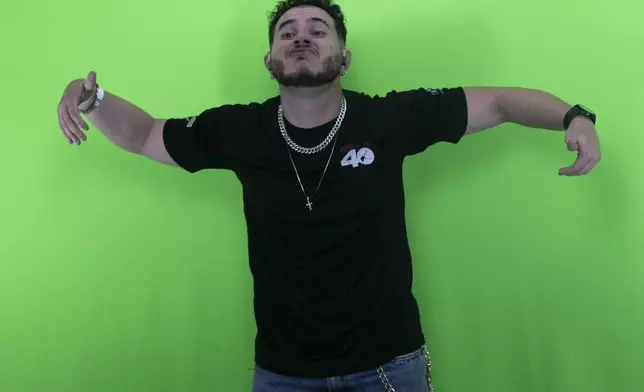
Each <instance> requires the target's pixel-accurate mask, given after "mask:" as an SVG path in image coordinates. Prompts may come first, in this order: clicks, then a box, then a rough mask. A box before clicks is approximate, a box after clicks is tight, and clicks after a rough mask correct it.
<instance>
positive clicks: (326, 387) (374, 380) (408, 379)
mask: <svg viewBox="0 0 644 392" xmlns="http://www.w3.org/2000/svg"><path fill="white" fill-rule="evenodd" d="M430 372H431V360H430V358H429V354H428V352H427V349H426V347H425V346H422V347H421V348H420V349H418V350H416V351H413V352H411V353H408V354H404V355H400V356H398V357H396V358H394V359H392V360H391V361H389V362H387V363H385V364H383V365H382V366H379V367H378V368H376V369H371V370H367V371H363V372H359V373H354V374H349V375H346V376H339V377H328V378H321V379H316V378H298V377H288V376H283V375H280V374H275V373H272V372H269V371H268V370H265V369H262V368H261V367H259V366H256V367H255V373H254V375H253V389H252V392H430V391H431V379H430V377H429V375H430Z"/></svg>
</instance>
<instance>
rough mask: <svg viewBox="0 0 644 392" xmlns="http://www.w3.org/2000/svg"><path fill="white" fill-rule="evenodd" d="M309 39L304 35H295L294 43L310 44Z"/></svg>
mask: <svg viewBox="0 0 644 392" xmlns="http://www.w3.org/2000/svg"><path fill="white" fill-rule="evenodd" d="M310 44H311V40H310V39H308V38H305V37H299V36H298V37H297V38H295V45H310Z"/></svg>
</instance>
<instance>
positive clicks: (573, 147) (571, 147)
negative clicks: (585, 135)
mask: <svg viewBox="0 0 644 392" xmlns="http://www.w3.org/2000/svg"><path fill="white" fill-rule="evenodd" d="M566 145H567V146H568V151H577V150H579V143H578V142H577V138H573V137H567V138H566Z"/></svg>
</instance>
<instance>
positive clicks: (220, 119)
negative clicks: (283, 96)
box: [200, 97, 279, 126]
mask: <svg viewBox="0 0 644 392" xmlns="http://www.w3.org/2000/svg"><path fill="white" fill-rule="evenodd" d="M278 105H279V97H270V98H268V99H266V100H264V101H252V102H249V103H228V104H223V105H218V106H213V107H209V108H207V109H205V110H204V111H203V112H202V113H201V115H200V117H202V119H203V121H204V122H206V123H209V124H211V125H214V124H217V125H227V123H234V124H236V125H237V126H240V125H247V126H253V125H257V126H260V125H261V124H262V123H263V122H264V121H266V117H267V116H268V115H269V113H273V112H275V113H276V112H277V107H278Z"/></svg>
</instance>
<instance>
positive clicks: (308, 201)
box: [306, 197, 313, 211]
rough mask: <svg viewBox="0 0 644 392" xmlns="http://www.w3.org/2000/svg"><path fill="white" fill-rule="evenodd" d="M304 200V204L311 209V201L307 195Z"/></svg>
mask: <svg viewBox="0 0 644 392" xmlns="http://www.w3.org/2000/svg"><path fill="white" fill-rule="evenodd" d="M306 201H307V203H306V206H307V207H309V211H313V203H311V200H309V198H308V197H307V198H306Z"/></svg>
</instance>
